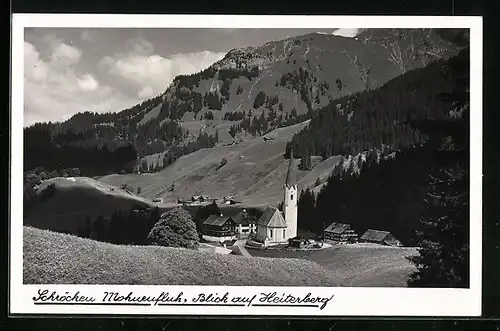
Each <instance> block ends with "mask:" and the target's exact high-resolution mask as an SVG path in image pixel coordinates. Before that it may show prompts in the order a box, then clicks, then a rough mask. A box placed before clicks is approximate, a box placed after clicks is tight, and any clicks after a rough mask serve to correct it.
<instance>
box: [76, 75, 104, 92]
mask: <svg viewBox="0 0 500 331" xmlns="http://www.w3.org/2000/svg"><path fill="white" fill-rule="evenodd" d="M78 86H79V87H80V88H81V89H82V90H87V91H95V90H96V89H97V88H98V87H99V82H98V81H96V80H95V78H94V77H93V76H92V75H90V74H85V75H84V76H83V77H82V78H78Z"/></svg>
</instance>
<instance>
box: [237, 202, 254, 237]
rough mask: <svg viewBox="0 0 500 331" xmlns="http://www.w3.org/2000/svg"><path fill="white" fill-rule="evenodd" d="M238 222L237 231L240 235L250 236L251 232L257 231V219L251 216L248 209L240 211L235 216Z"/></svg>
mask: <svg viewBox="0 0 500 331" xmlns="http://www.w3.org/2000/svg"><path fill="white" fill-rule="evenodd" d="M233 220H234V222H235V223H236V232H237V233H238V235H239V237H240V238H241V237H248V236H249V235H250V234H253V233H256V232H257V219H256V218H254V217H252V216H250V215H249V214H248V212H247V211H246V209H243V210H242V211H241V212H239V213H238V214H237V215H236V216H235V217H234V218H233Z"/></svg>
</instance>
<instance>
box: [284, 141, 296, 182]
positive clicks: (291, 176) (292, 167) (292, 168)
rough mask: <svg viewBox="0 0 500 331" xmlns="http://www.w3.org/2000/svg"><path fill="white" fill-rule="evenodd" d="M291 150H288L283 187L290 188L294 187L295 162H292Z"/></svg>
mask: <svg viewBox="0 0 500 331" xmlns="http://www.w3.org/2000/svg"><path fill="white" fill-rule="evenodd" d="M293 161H294V160H293V148H291V149H290V161H289V162H288V171H287V173H286V181H285V185H286V186H288V187H290V186H293V185H295V164H294V163H295V162H293Z"/></svg>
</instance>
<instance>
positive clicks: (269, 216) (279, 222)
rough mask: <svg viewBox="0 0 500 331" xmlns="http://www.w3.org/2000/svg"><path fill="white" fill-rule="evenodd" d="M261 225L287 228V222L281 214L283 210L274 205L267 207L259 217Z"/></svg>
mask: <svg viewBox="0 0 500 331" xmlns="http://www.w3.org/2000/svg"><path fill="white" fill-rule="evenodd" d="M259 225H263V226H268V227H271V228H286V227H287V226H286V222H285V220H284V219H283V216H282V215H281V212H280V211H279V210H278V209H277V208H274V207H267V208H266V210H265V211H264V213H263V214H262V216H261V217H260V219H259Z"/></svg>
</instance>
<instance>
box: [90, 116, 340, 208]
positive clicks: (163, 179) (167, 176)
mask: <svg viewBox="0 0 500 331" xmlns="http://www.w3.org/2000/svg"><path fill="white" fill-rule="evenodd" d="M308 123H309V121H305V122H302V123H299V124H296V125H292V126H289V127H285V128H278V129H276V130H274V131H272V132H270V133H268V134H267V135H266V137H270V138H272V140H268V141H265V140H264V139H263V137H257V138H253V139H249V140H247V141H245V142H243V143H240V144H235V145H232V146H220V147H214V148H207V149H201V150H198V151H196V152H194V153H191V154H188V155H185V156H182V157H180V158H179V159H178V160H176V161H175V162H174V163H173V164H171V165H170V166H168V167H166V168H165V169H163V170H162V171H159V172H156V173H151V174H140V175H138V174H127V175H119V174H113V175H108V176H103V177H100V178H99V180H100V181H103V182H105V183H108V184H111V185H114V186H121V185H122V184H128V185H131V186H132V187H134V188H136V187H141V194H140V195H141V196H142V197H145V198H148V199H153V198H155V197H161V198H163V199H164V201H166V202H167V201H168V202H174V201H177V199H178V198H184V199H186V198H190V197H191V196H193V195H209V196H211V197H216V198H219V199H222V198H223V197H224V196H229V195H233V196H235V198H236V199H237V200H238V201H241V202H242V204H243V205H245V206H264V205H275V204H277V203H278V202H280V201H281V199H282V195H283V190H282V189H283V183H284V181H285V176H286V170H287V168H288V160H285V158H284V156H283V153H284V152H285V147H286V143H287V142H288V141H289V140H291V138H292V137H293V135H294V134H295V133H297V132H299V131H300V130H301V129H302V128H304V127H305V126H306V125H307V124H308ZM222 158H225V159H226V160H227V164H225V165H224V166H223V167H221V168H219V165H220V163H221V160H222ZM338 159H339V157H337V156H333V157H331V158H329V159H327V160H325V161H323V162H322V163H319V164H318V165H317V166H316V167H315V168H314V169H313V170H312V171H311V172H308V171H301V170H298V171H297V180H298V181H299V185H300V187H312V186H314V183H315V181H316V179H317V178H318V177H320V178H322V179H323V178H326V177H327V176H328V175H330V173H331V171H332V169H333V167H334V166H335V164H336V162H338ZM299 162H300V161H299V160H298V159H297V160H296V166H298V163H299ZM172 183H174V185H175V189H174V191H170V187H171V185H172Z"/></svg>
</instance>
